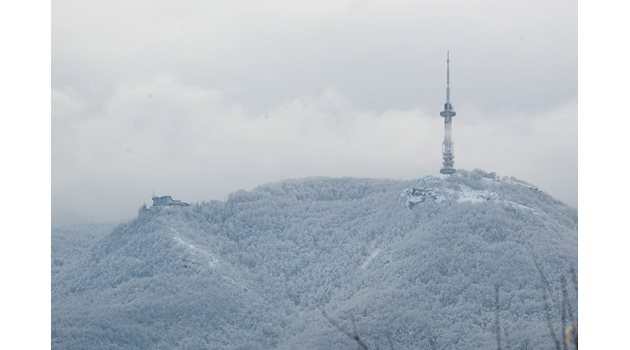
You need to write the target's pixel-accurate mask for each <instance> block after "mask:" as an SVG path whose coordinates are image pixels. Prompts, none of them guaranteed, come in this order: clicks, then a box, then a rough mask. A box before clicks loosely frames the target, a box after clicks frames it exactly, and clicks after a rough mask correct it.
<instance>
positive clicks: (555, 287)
mask: <svg viewBox="0 0 630 350" xmlns="http://www.w3.org/2000/svg"><path fill="white" fill-rule="evenodd" d="M577 218H578V215H577V210H576V209H574V208H571V207H568V206H567V205H565V204H564V203H562V202H560V201H558V200H556V199H554V198H553V197H551V196H550V195H549V194H547V193H545V192H543V191H540V190H539V189H537V188H536V187H535V186H533V185H530V184H527V183H525V182H522V181H520V180H517V179H514V178H509V177H499V176H496V175H494V174H492V173H487V172H484V171H480V170H475V171H459V172H458V173H457V174H456V175H454V176H429V177H425V178H421V179H419V180H414V181H400V180H385V179H356V178H307V179H300V180H286V181H282V182H279V183H274V184H267V185H262V186H260V187H258V188H256V189H254V190H252V191H238V192H235V193H233V194H231V195H230V196H229V197H228V199H227V200H225V201H210V202H202V203H196V204H193V205H192V206H190V207H163V208H152V209H151V210H148V211H144V212H141V213H140V215H139V217H138V218H136V219H134V220H132V221H130V222H128V223H125V224H121V225H119V226H117V227H107V226H96V225H92V226H78V227H74V228H54V229H53V236H52V243H53V249H52V261H53V264H52V266H53V267H52V348H53V349H68V350H72V349H83V350H85V349H355V348H356V344H355V343H354V342H353V340H352V339H350V338H349V337H347V336H345V335H344V334H343V333H341V332H339V331H338V330H337V329H336V328H335V327H334V326H333V325H332V324H331V322H329V321H328V320H327V319H326V318H325V317H324V316H323V313H322V312H323V311H324V312H326V314H327V315H329V316H330V318H331V319H333V320H335V321H336V322H337V323H338V325H340V326H342V327H344V328H345V329H349V330H351V329H353V327H356V332H357V333H358V334H360V336H361V339H362V340H363V341H364V342H365V343H366V344H367V345H368V346H369V348H371V349H372V348H376V347H380V348H389V346H390V345H388V344H390V343H389V342H390V340H391V345H393V347H394V348H395V349H477V348H478V349H486V348H491V347H493V348H496V331H495V330H496V317H497V315H499V316H500V319H501V329H502V331H501V336H502V340H503V344H505V348H508V346H509V348H511V349H549V348H553V345H554V343H553V340H552V337H551V336H550V330H549V325H548V324H549V322H548V320H547V319H546V317H545V303H544V300H543V295H544V294H545V288H547V289H548V290H547V292H548V293H549V294H548V295H549V296H550V299H549V301H548V305H549V308H550V309H549V310H548V311H549V315H550V317H551V320H550V321H551V323H552V326H553V327H554V328H553V329H554V330H555V332H556V333H557V335H558V336H559V337H560V336H561V335H562V333H563V330H562V329H561V310H560V308H559V306H558V305H560V304H559V296H560V290H561V287H562V285H561V283H560V281H561V280H562V279H563V278H564V279H565V280H566V279H570V278H571V276H570V273H569V271H571V269H572V268H577V240H578V239H577V225H578V219H577ZM536 263H539V264H540V269H541V270H542V271H543V272H544V275H545V277H546V279H547V281H548V283H546V284H545V283H543V282H542V281H541V274H540V271H539V270H538V269H537V267H536ZM495 287H498V288H499V290H500V302H499V305H498V312H497V305H496V299H495V297H496V294H495ZM571 290H572V289H571ZM566 305H567V306H568V307H570V308H571V310H572V313H573V316H574V317H576V318H577V296H576V293H575V292H571V293H569V295H568V301H567V304H566Z"/></svg>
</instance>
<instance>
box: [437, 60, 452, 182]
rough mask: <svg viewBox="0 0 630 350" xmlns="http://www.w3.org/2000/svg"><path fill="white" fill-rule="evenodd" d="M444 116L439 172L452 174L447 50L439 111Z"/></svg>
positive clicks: (450, 107)
mask: <svg viewBox="0 0 630 350" xmlns="http://www.w3.org/2000/svg"><path fill="white" fill-rule="evenodd" d="M440 115H441V116H442V117H444V141H443V142H442V169H440V173H441V174H446V175H450V174H454V173H455V168H453V165H454V164H455V161H454V160H453V159H455V155H454V154H453V138H452V136H451V128H452V118H453V117H454V116H455V110H454V109H453V105H452V104H451V86H450V59H449V52H448V51H446V103H445V104H444V110H443V111H442V112H440Z"/></svg>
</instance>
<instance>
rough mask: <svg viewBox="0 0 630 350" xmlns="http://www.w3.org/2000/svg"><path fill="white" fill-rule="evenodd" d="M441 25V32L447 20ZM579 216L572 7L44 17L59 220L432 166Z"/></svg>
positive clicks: (276, 9) (58, 5) (101, 7)
mask: <svg viewBox="0 0 630 350" xmlns="http://www.w3.org/2000/svg"><path fill="white" fill-rule="evenodd" d="M445 19H449V21H448V22H445ZM447 49H448V50H450V52H451V64H452V67H451V73H452V74H451V85H452V101H453V105H454V108H455V110H456V111H457V116H456V117H455V118H454V121H453V135H454V144H455V167H456V168H463V169H474V168H481V169H484V170H488V171H496V172H497V173H498V174H500V175H508V176H515V177H518V178H520V179H523V180H525V181H528V182H531V183H533V184H535V185H537V186H539V187H540V188H541V189H543V190H545V191H547V192H549V193H550V194H552V195H554V196H555V197H557V198H558V199H560V200H562V201H564V202H566V203H568V204H569V205H571V206H574V207H577V205H578V194H577V178H578V175H577V3H576V2H574V1H560V2H553V3H549V2H544V1H533V2H532V1H514V2H509V3H506V2H501V1H495V0H483V1H478V2H474V3H473V2H466V1H453V2H437V1H427V2H423V3H416V2H410V1H389V2H385V1H360V0H358V1H357V0H355V1H347V2H333V1H323V2H316V3H315V2H313V3H300V4H297V3H296V2H291V1H274V2H265V3H264V4H261V3H257V2H253V1H235V2H230V3H213V2H205V1H191V2H186V3H181V2H174V1H160V2H148V1H145V0H142V1H135V2H133V3H128V2H122V1H111V2H107V3H100V2H94V1H76V0H71V1H68V0H62V1H57V2H55V3H53V4H52V220H53V225H66V224H72V223H92V222H120V221H123V220H127V219H129V218H132V217H134V216H135V214H136V209H137V208H138V207H139V206H140V205H142V203H143V202H148V201H149V200H150V195H151V193H152V192H155V193H158V194H171V195H173V197H175V198H178V199H182V200H184V201H188V202H198V201H203V200H211V199H223V198H224V197H225V196H226V195H227V194H229V193H231V192H234V191H236V190H239V189H251V188H254V187H256V186H257V185H260V184H263V183H269V182H275V181H279V180H283V179H286V178H301V177H312V176H331V177H338V176H349V177H362V178H370V177H381V178H393V179H414V178H419V177H421V176H424V175H431V174H437V173H438V172H439V168H440V163H441V140H442V137H443V120H442V118H441V117H440V116H439V112H440V110H441V108H442V106H443V103H444V99H445V96H444V95H445V89H444V88H445V54H446V50H447Z"/></svg>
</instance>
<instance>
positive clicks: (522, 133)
mask: <svg viewBox="0 0 630 350" xmlns="http://www.w3.org/2000/svg"><path fill="white" fill-rule="evenodd" d="M52 99H53V102H52V103H53V124H52V128H53V145H52V158H53V169H52V170H53V176H52V192H53V221H54V222H56V223H57V224H63V223H67V222H70V221H77V220H78V221H82V220H84V221H92V222H94V221H119V220H121V219H124V218H129V217H132V216H133V215H134V214H135V209H137V207H139V206H140V205H141V204H142V202H143V201H147V200H148V199H149V196H150V194H151V192H152V191H155V192H156V193H158V194H172V195H174V196H175V197H176V198H181V199H183V200H186V201H200V200H209V199H222V198H223V197H225V196H226V195H227V194H228V193H230V192H233V191H235V190H238V189H241V188H252V187H254V186H256V185H259V184H262V183H265V182H270V181H277V180H281V179H284V178H296V177H306V176H318V175H322V176H357V177H387V178H415V177H420V176H422V175H426V174H433V173H436V172H437V171H438V170H439V167H440V162H441V153H440V152H441V140H442V133H443V131H442V119H441V118H440V117H439V116H438V115H436V114H434V113H429V112H427V110H425V109H422V108H413V109H406V110H386V111H380V112H375V111H370V110H367V109H363V108H361V107H359V106H357V105H356V104H355V103H354V102H353V101H352V100H351V99H350V98H348V97H345V96H344V94H342V93H340V92H339V91H337V90H335V89H333V88H328V89H324V90H322V91H320V92H318V93H316V94H310V95H303V96H297V97H294V98H292V99H289V100H287V101H285V102H283V103H281V104H279V105H277V106H275V107H272V108H269V109H268V110H266V111H264V112H254V111H250V110H248V109H247V108H246V107H245V106H242V105H239V104H237V103H235V102H233V99H232V98H231V97H230V94H229V93H226V92H223V91H220V90H216V89H207V88H202V87H199V86H192V85H187V84H184V83H182V82H180V81H177V80H175V79H173V78H172V77H168V76H163V77H160V78H155V79H149V80H139V81H135V82H129V83H127V84H124V85H121V86H119V87H118V88H117V89H115V91H114V92H113V93H112V94H111V96H110V97H109V98H107V99H106V100H105V102H104V103H103V105H102V106H101V107H100V108H93V106H90V103H89V102H86V98H84V97H83V96H82V95H81V94H79V93H77V92H76V91H73V90H68V89H65V90H64V89H57V88H53V94H52ZM456 107H457V106H456ZM576 108H577V107H576V102H575V101H568V102H567V103H565V104H562V105H559V106H557V107H554V108H553V109H550V110H548V111H545V112H537V113H520V114H514V115H495V116H488V115H485V114H484V113H483V112H477V111H475V112H473V111H463V110H459V111H458V112H459V114H458V116H457V117H455V120H454V137H455V147H456V148H455V152H456V166H459V167H464V168H475V167H479V168H485V169H488V170H495V171H497V172H499V173H501V174H507V175H514V176H519V177H522V178H523V179H524V180H529V181H532V182H534V183H536V184H537V185H539V186H541V187H542V188H543V189H545V190H548V191H551V192H552V193H553V194H556V195H557V196H559V197H560V198H561V199H564V200H565V201H567V202H569V203H571V204H574V205H576V204H577V198H575V195H574V193H575V192H576V188H577V151H576V148H577V137H576V134H577V133H576V130H575V129H576V128H577V125H576V124H577V123H576ZM515 125H516V127H515ZM532 164H535V165H536V166H532ZM542 172H544V174H543V173H542Z"/></svg>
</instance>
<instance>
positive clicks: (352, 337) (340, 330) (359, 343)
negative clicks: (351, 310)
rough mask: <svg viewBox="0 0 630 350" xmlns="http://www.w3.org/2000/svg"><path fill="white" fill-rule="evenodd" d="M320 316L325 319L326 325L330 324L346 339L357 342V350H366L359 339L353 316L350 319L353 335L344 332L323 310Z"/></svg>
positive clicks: (365, 346)
mask: <svg viewBox="0 0 630 350" xmlns="http://www.w3.org/2000/svg"><path fill="white" fill-rule="evenodd" d="M322 315H324V318H326V320H327V321H328V323H330V324H331V325H332V326H333V327H335V328H336V329H337V330H338V331H339V332H341V333H343V334H345V335H346V336H347V337H349V338H350V339H352V340H354V341H355V342H357V346H358V347H359V349H362V350H368V347H367V345H365V343H364V342H363V340H361V337H359V334H358V333H357V329H356V324H355V322H354V316H353V317H352V328H353V331H354V333H350V332H348V331H346V330H345V329H343V328H342V327H341V326H340V325H339V323H337V322H335V320H333V319H332V318H330V316H328V314H327V313H326V311H325V310H322Z"/></svg>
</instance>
